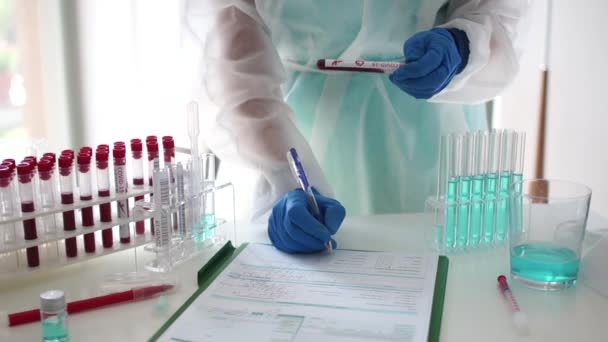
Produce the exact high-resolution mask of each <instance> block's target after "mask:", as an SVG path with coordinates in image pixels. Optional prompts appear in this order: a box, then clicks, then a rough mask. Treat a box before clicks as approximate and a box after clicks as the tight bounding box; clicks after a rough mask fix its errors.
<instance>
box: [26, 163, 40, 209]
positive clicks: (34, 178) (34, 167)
mask: <svg viewBox="0 0 608 342" xmlns="http://www.w3.org/2000/svg"><path fill="white" fill-rule="evenodd" d="M21 162H22V163H30V164H31V165H30V170H31V173H32V180H31V182H32V187H33V188H34V193H33V194H34V205H35V206H36V208H40V207H41V205H40V194H39V189H40V180H39V178H38V173H37V172H36V171H37V168H38V160H37V159H36V157H35V156H27V157H25V158H23V160H22V161H21Z"/></svg>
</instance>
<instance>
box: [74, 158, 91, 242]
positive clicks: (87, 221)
mask: <svg viewBox="0 0 608 342" xmlns="http://www.w3.org/2000/svg"><path fill="white" fill-rule="evenodd" d="M87 153H88V150H85V149H84V148H83V149H81V151H80V153H79V154H78V157H77V158H76V161H77V162H78V178H79V179H80V187H79V188H78V189H79V191H80V200H81V201H83V202H87V201H91V200H93V186H92V177H91V155H90V154H87ZM80 214H81V217H82V226H83V227H84V228H85V229H86V228H87V227H92V226H93V225H95V222H94V219H93V207H92V206H90V207H84V208H82V209H80ZM84 250H85V252H87V253H93V252H95V233H87V234H84Z"/></svg>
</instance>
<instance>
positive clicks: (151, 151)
mask: <svg viewBox="0 0 608 342" xmlns="http://www.w3.org/2000/svg"><path fill="white" fill-rule="evenodd" d="M146 148H147V149H148V185H150V186H153V180H152V179H153V178H154V177H153V176H154V170H158V169H160V161H159V159H158V158H159V157H158V141H157V140H156V137H155V136H153V135H150V136H147V137H146ZM153 196H154V194H153V193H152V194H150V202H152V200H153ZM150 231H151V232H152V235H154V219H151V220H150Z"/></svg>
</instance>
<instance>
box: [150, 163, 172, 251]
mask: <svg viewBox="0 0 608 342" xmlns="http://www.w3.org/2000/svg"><path fill="white" fill-rule="evenodd" d="M153 177H154V178H155V179H156V180H157V181H156V182H154V193H155V196H154V211H155V214H154V221H155V223H154V229H155V230H156V232H155V234H154V235H155V240H156V247H157V250H163V249H166V248H169V247H170V244H171V214H170V212H169V209H170V204H171V199H170V197H171V194H170V191H169V170H168V169H167V168H164V169H162V170H154V173H153Z"/></svg>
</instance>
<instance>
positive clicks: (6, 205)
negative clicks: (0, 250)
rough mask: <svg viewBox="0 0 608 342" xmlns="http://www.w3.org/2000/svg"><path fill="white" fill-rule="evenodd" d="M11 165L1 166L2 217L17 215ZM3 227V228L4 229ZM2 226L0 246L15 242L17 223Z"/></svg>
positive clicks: (0, 193) (0, 208) (0, 204)
mask: <svg viewBox="0 0 608 342" xmlns="http://www.w3.org/2000/svg"><path fill="white" fill-rule="evenodd" d="M10 165H11V164H10V163H4V162H3V163H2V164H1V165H0V217H12V216H13V215H15V197H16V196H15V192H14V188H13V186H12V183H13V170H12V167H11V166H10ZM2 226H3V227H2ZM2 226H0V232H1V233H2V236H0V245H1V244H2V243H12V242H15V226H16V224H15V223H6V224H3V225H2Z"/></svg>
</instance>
